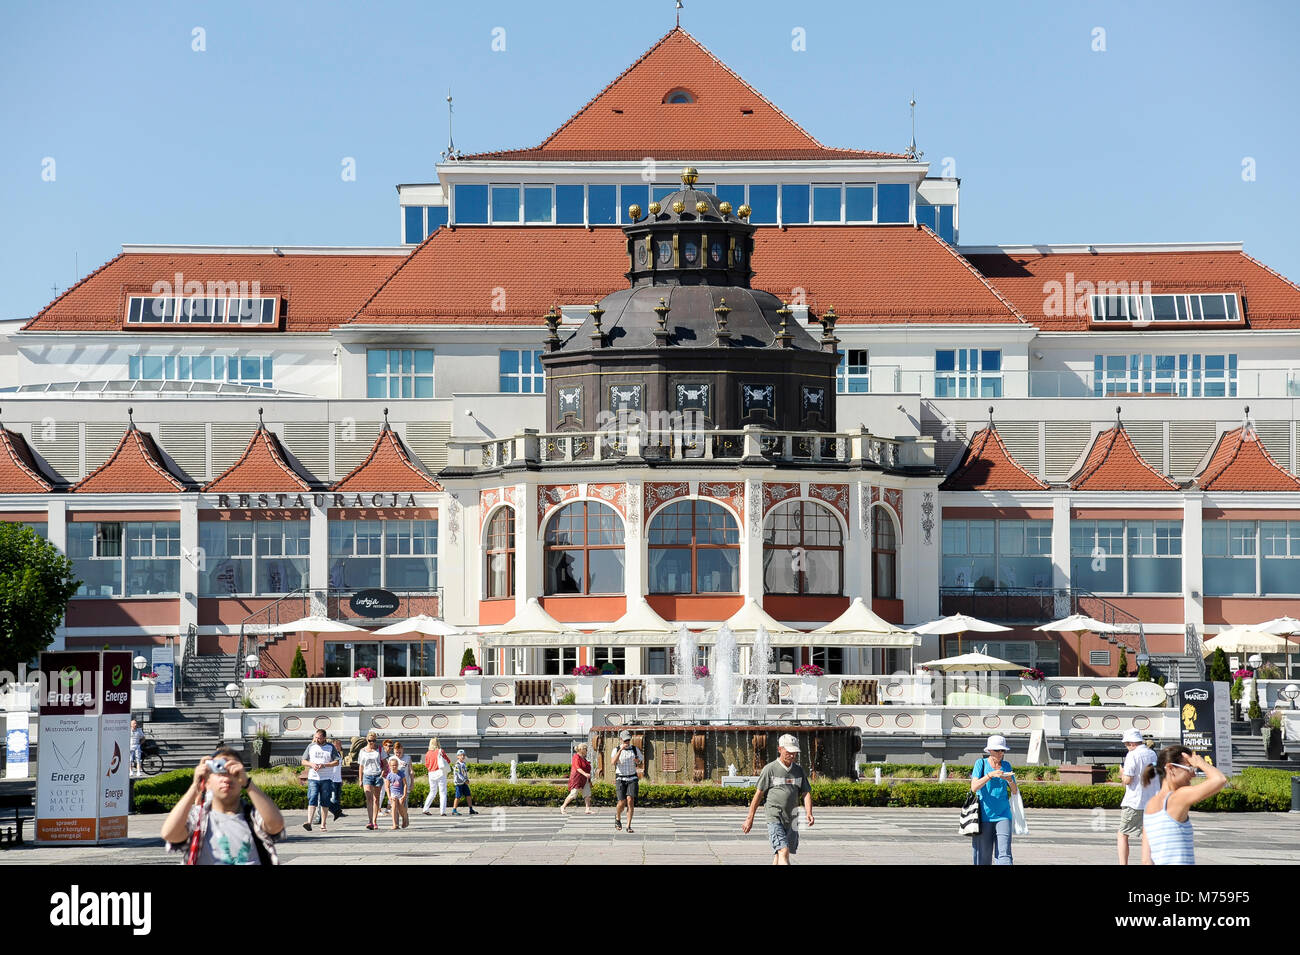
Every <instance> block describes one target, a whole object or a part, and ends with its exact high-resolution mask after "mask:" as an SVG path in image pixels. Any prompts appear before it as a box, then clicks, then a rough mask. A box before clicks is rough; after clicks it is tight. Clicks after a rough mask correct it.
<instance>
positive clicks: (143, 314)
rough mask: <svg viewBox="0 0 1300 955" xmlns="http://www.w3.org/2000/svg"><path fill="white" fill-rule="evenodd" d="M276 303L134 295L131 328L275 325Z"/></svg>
mask: <svg viewBox="0 0 1300 955" xmlns="http://www.w3.org/2000/svg"><path fill="white" fill-rule="evenodd" d="M276 311H277V307H276V300H275V299H274V298H266V297H250V298H206V297H202V296H196V297H187V298H172V297H171V296H161V295H158V296H155V295H132V296H130V297H129V298H128V299H127V305H126V324H128V325H263V326H270V325H274V324H275V321H276Z"/></svg>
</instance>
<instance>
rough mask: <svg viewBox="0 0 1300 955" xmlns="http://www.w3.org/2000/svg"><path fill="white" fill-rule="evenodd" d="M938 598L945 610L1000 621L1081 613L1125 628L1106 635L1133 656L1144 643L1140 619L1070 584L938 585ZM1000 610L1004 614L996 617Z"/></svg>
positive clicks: (1052, 617) (1027, 619) (1020, 620)
mask: <svg viewBox="0 0 1300 955" xmlns="http://www.w3.org/2000/svg"><path fill="white" fill-rule="evenodd" d="M939 601H940V607H941V608H942V609H943V612H944V613H956V612H959V611H961V612H965V611H964V608H963V604H964V605H966V607H967V608H969V609H970V610H971V616H975V617H980V616H983V617H988V618H991V619H993V620H1000V621H1003V622H1007V621H1014V622H1042V623H1046V622H1047V621H1049V620H1054V619H1058V618H1060V617H1065V616H1069V615H1070V614H1074V613H1081V614H1085V615H1086V616H1089V617H1092V618H1093V619H1094V620H1099V621H1101V622H1102V623H1105V624H1110V625H1111V626H1123V627H1125V628H1126V629H1123V630H1117V631H1115V632H1114V633H1109V634H1106V636H1107V637H1109V638H1110V639H1111V640H1114V641H1115V643H1116V644H1117V645H1120V646H1123V647H1124V648H1125V649H1126V650H1128V651H1129V652H1130V653H1132V654H1134V656H1136V655H1137V654H1138V653H1140V652H1141V645H1142V644H1144V643H1145V640H1144V638H1143V637H1144V635H1143V634H1142V633H1141V627H1142V622H1141V621H1140V620H1139V619H1138V618H1137V617H1135V616H1133V615H1132V614H1131V613H1129V612H1128V611H1127V610H1124V609H1123V608H1122V607H1119V606H1117V605H1115V604H1113V603H1111V602H1110V601H1109V600H1107V599H1106V598H1105V597H1099V596H1098V595H1097V594H1095V593H1093V592H1092V591H1090V590H1080V589H1077V588H1073V587H1071V588H1059V587H1058V588H1054V587H1000V588H997V589H993V590H973V589H971V588H967V587H941V588H939ZM999 604H1000V605H1001V607H1000V608H999ZM977 606H978V608H979V609H976V607H977ZM999 609H1000V611H1001V612H1003V613H1004V614H1006V615H1004V616H998V612H999ZM1129 628H1132V629H1129ZM1134 640H1136V642H1133V641H1134Z"/></svg>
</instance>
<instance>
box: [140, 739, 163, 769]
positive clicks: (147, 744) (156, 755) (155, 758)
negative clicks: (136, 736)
mask: <svg viewBox="0 0 1300 955" xmlns="http://www.w3.org/2000/svg"><path fill="white" fill-rule="evenodd" d="M162 770H163V758H162V750H161V749H160V748H159V746H158V744H157V742H155V741H154V739H153V738H152V737H150V736H146V737H145V738H144V739H143V740H141V741H140V771H141V772H143V773H144V775H146V776H157V775H158V774H159V773H161V772H162Z"/></svg>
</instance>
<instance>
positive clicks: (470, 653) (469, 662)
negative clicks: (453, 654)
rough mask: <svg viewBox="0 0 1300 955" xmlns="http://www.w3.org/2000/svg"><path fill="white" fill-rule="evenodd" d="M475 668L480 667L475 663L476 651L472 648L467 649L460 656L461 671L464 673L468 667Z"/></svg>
mask: <svg viewBox="0 0 1300 955" xmlns="http://www.w3.org/2000/svg"><path fill="white" fill-rule="evenodd" d="M473 666H478V664H477V663H475V662H474V650H473V649H472V648H471V647H466V648H465V652H464V653H462V654H461V655H460V671H461V672H462V673H464V672H465V668H466V667H473Z"/></svg>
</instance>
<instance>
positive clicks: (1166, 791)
mask: <svg viewBox="0 0 1300 955" xmlns="http://www.w3.org/2000/svg"><path fill="white" fill-rule="evenodd" d="M1198 769H1199V770H1200V771H1201V772H1203V773H1205V781H1204V782H1203V783H1201V784H1200V785H1197V786H1193V785H1192V777H1193V776H1195V775H1196V771H1197V770H1198ZM1156 777H1159V778H1160V780H1161V783H1160V788H1159V789H1158V790H1157V791H1156V794H1155V795H1154V796H1152V797H1151V801H1150V802H1148V803H1147V805H1146V811H1145V814H1144V815H1143V817H1142V864H1143V865H1196V857H1195V855H1194V854H1193V851H1192V820H1191V818H1190V814H1191V808H1192V806H1194V805H1195V804H1196V803H1198V802H1200V801H1201V800H1203V799H1209V798H1210V797H1211V796H1213V795H1214V794H1215V793H1217V792H1218V791H1219V790H1220V789H1222V788H1223V787H1224V786H1225V785H1227V782H1228V777H1227V776H1224V775H1223V773H1221V772H1219V770H1218V769H1216V768H1215V767H1214V766H1212V765H1210V764H1209V763H1207V762H1206V761H1205V760H1204V759H1202V758H1201V757H1200V756H1197V755H1196V754H1195V753H1193V752H1192V751H1191V750H1190V749H1188V748H1187V747H1186V746H1180V745H1178V744H1176V743H1175V744H1174V745H1173V746H1166V747H1165V748H1164V749H1162V750H1161V751H1160V754H1159V755H1158V756H1156V762H1155V765H1154V766H1148V767H1147V768H1146V769H1144V770H1142V785H1144V786H1147V785H1150V784H1151V782H1152V781H1153V780H1155V779H1156Z"/></svg>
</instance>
